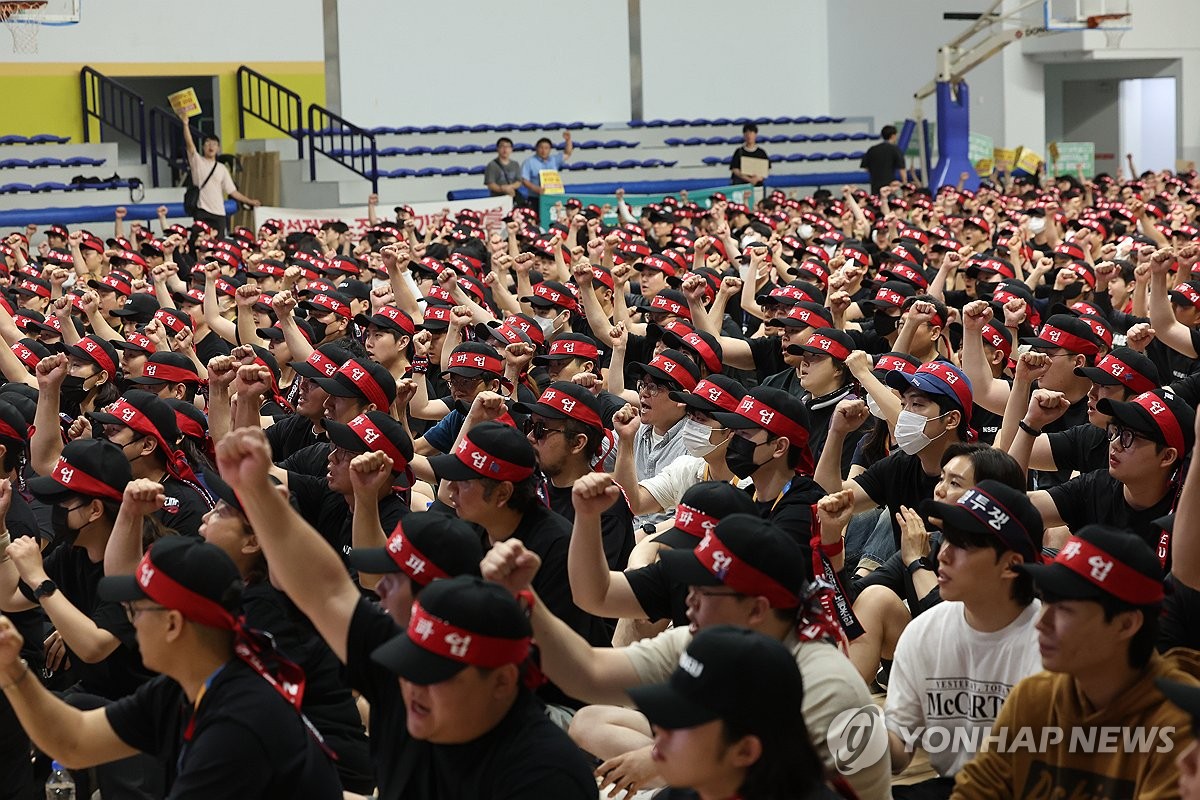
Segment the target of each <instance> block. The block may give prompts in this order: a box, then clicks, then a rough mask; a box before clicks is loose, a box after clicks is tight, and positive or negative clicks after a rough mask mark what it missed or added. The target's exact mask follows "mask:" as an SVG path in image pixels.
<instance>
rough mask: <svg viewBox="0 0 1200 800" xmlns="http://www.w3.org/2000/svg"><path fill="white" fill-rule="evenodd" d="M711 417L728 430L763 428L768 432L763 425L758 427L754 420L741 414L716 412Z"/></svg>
mask: <svg viewBox="0 0 1200 800" xmlns="http://www.w3.org/2000/svg"><path fill="white" fill-rule="evenodd" d="M709 416H711V417H712V418H713V419H715V420H716V421H717V422H719V423H721V424H722V425H724V426H725V427H726V428H731V429H733V430H741V431H745V430H750V429H751V428H761V429H762V430H766V428H763V427H762V426H761V425H756V424H755V423H754V421H753V420H749V419H747V418H746V417H743V416H742V415H741V414H735V413H734V412H732V411H724V410H722V411H714V412H712V413H711V414H710V415H709Z"/></svg>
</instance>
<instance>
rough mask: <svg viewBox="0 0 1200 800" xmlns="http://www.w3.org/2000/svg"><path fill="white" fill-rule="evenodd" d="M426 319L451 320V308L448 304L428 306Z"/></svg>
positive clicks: (436, 320) (433, 320) (430, 320)
mask: <svg viewBox="0 0 1200 800" xmlns="http://www.w3.org/2000/svg"><path fill="white" fill-rule="evenodd" d="M424 319H425V321H426V322H449V321H450V308H449V307H448V306H427V307H426V309H425V318H424Z"/></svg>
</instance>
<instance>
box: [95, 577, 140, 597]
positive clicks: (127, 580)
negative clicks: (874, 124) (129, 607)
mask: <svg viewBox="0 0 1200 800" xmlns="http://www.w3.org/2000/svg"><path fill="white" fill-rule="evenodd" d="M96 588H97V589H98V591H99V593H100V599H101V600H106V601H108V602H110V603H124V602H128V601H130V600H140V599H142V598H144V597H146V593H145V592H144V591H142V587H141V585H140V584H139V583H138V580H137V577H136V576H134V575H110V576H109V577H107V578H101V579H100V583H99V585H98V586H97V587H96Z"/></svg>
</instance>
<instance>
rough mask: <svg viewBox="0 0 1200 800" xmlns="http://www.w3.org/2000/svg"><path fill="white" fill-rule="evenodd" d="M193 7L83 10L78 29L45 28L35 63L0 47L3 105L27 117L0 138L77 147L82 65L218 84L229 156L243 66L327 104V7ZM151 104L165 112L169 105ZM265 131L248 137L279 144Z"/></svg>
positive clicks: (122, 5) (152, 4)
mask: <svg viewBox="0 0 1200 800" xmlns="http://www.w3.org/2000/svg"><path fill="white" fill-rule="evenodd" d="M192 7H193V8H195V9H197V11H196V12H194V13H192V12H188V13H181V12H180V11H178V10H176V9H182V8H184V5H183V4H182V3H178V4H177V3H163V2H161V0H82V8H81V15H80V19H81V21H80V22H79V24H78V25H71V26H65V27H55V26H46V27H43V28H42V29H41V31H40V32H39V41H38V52H37V53H31V54H20V53H12V52H11V49H10V44H11V42H8V41H5V42H4V43H3V44H0V97H2V98H5V104H6V105H8V107H9V108H10V109H11V108H14V107H19V108H20V109H21V113H19V114H13V113H3V120H4V121H3V123H2V124H0V128H3V132H4V133H20V134H26V135H29V134H34V133H47V132H48V133H57V134H60V135H69V136H71V137H73V138H74V139H76V140H81V139H82V135H83V127H82V126H83V119H82V114H81V112H80V107H79V97H80V91H79V69H80V67H81V66H83V65H85V64H86V65H89V66H92V67H93V68H95V69H97V70H99V71H100V72H102V73H104V74H106V75H109V76H112V77H115V78H118V79H119V78H120V76H165V75H216V76H218V77H219V80H220V95H221V107H222V109H223V111H224V113H223V114H222V115H221V131H220V133H221V138H222V139H223V140H224V141H225V142H226V143H227V145H226V147H227V149H233V144H234V142H236V140H237V115H236V109H237V84H236V82H235V80H234V73H235V72H236V70H237V68H238V67H239V66H241V65H243V64H245V65H247V66H250V67H252V68H254V69H257V70H259V71H260V72H263V73H264V74H266V75H268V76H269V77H272V78H274V79H276V80H280V81H281V82H283V83H285V84H286V85H287V86H289V87H290V88H292V89H294V90H296V91H298V92H299V93H300V95H301V97H302V98H303V100H304V102H306V103H307V102H312V101H316V102H323V100H324V98H325V73H324V69H325V67H324V45H323V40H322V28H321V0H254V2H252V3H245V2H237V1H236V0H205V2H204V3H203V4H196V5H194V6H192ZM0 37H5V38H7V33H6V32H4V31H0ZM135 42H136V44H135ZM147 100H151V98H147ZM154 100H155V101H157V102H160V103H161V104H162V105H164V106H165V105H166V98H161V99H158V98H155V99H154ZM10 103H12V104H13V105H9V104H10ZM269 130H270V129H268V128H266V127H265V126H260V125H259V124H258V123H254V124H253V125H251V124H248V125H247V132H246V133H247V136H248V137H251V138H255V137H258V138H261V137H265V136H268V135H273V134H271V133H269Z"/></svg>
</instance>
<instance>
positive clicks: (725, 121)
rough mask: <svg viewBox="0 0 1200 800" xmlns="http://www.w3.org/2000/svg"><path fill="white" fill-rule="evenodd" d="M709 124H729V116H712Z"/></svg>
mask: <svg viewBox="0 0 1200 800" xmlns="http://www.w3.org/2000/svg"><path fill="white" fill-rule="evenodd" d="M710 124H711V125H728V124H730V123H729V117H713V119H712V121H711V122H710Z"/></svg>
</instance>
